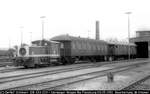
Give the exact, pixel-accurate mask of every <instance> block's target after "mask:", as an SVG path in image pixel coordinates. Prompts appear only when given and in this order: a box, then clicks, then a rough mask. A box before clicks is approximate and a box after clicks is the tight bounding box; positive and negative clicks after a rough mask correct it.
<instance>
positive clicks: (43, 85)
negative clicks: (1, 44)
mask: <svg viewBox="0 0 150 94" xmlns="http://www.w3.org/2000/svg"><path fill="white" fill-rule="evenodd" d="M137 65H138V66H137ZM139 65H143V64H136V65H126V66H121V67H120V66H119V67H114V68H111V69H106V70H101V71H94V72H89V73H84V74H79V75H74V76H70V77H62V78H60V79H54V80H51V81H46V82H45V81H44V82H40V83H33V84H30V85H23V86H16V87H13V88H8V89H13V90H14V89H15V90H16V89H19V90H20V89H23V90H24V89H25V90H26V89H55V88H57V87H60V86H63V85H66V84H72V83H75V82H79V81H83V80H89V79H93V78H96V77H102V76H105V75H106V73H108V72H113V73H116V72H121V71H125V70H129V69H132V68H134V67H139ZM116 69H117V70H116ZM46 75H53V73H52V74H46ZM88 75H90V76H89V77H88ZM43 76H44V75H43ZM84 76H85V77H84ZM31 78H33V77H31ZM0 81H1V80H0ZM66 82H67V83H66ZM35 87H36V88H35Z"/></svg>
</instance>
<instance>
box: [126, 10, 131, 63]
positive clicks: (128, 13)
mask: <svg viewBox="0 0 150 94" xmlns="http://www.w3.org/2000/svg"><path fill="white" fill-rule="evenodd" d="M131 13H132V12H126V13H125V14H127V15H128V42H129V47H128V59H129V60H130V14H131Z"/></svg>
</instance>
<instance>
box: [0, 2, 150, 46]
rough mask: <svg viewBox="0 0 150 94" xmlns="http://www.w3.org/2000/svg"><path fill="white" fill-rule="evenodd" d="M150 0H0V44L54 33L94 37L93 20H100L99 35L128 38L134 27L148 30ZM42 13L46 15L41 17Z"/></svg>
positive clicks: (149, 27)
mask: <svg viewBox="0 0 150 94" xmlns="http://www.w3.org/2000/svg"><path fill="white" fill-rule="evenodd" d="M149 4H150V0H0V48H9V47H13V46H14V45H20V44H21V32H22V35H23V37H22V39H23V40H22V41H23V43H27V44H30V41H31V40H32V41H33V40H38V39H42V20H43V21H44V38H45V39H50V38H52V37H54V36H56V35H61V34H69V35H72V36H80V37H84V38H87V37H90V38H91V39H94V38H95V22H96V21H97V20H98V21H99V22H100V39H102V40H106V39H109V38H117V39H118V40H127V38H128V15H127V14H125V13H126V12H129V11H130V12H132V14H131V15H130V37H135V35H136V34H135V31H137V30H150V11H149V10H150V6H149ZM41 16H45V18H43V19H42V18H40V17H41Z"/></svg>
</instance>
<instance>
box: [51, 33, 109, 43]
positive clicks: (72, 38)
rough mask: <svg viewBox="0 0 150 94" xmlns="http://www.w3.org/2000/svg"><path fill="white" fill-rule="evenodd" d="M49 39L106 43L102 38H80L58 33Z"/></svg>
mask: <svg viewBox="0 0 150 94" xmlns="http://www.w3.org/2000/svg"><path fill="white" fill-rule="evenodd" d="M51 40H54V41H76V40H77V41H90V42H101V43H106V42H105V41H103V40H95V39H89V38H81V37H74V36H70V35H59V36H55V37H53V38H51Z"/></svg>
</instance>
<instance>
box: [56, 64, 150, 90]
mask: <svg viewBox="0 0 150 94" xmlns="http://www.w3.org/2000/svg"><path fill="white" fill-rule="evenodd" d="M147 75H150V64H148V65H147V66H143V67H140V68H137V69H133V70H130V71H125V72H122V73H118V74H115V76H114V82H112V83H108V82H107V77H106V76H105V77H99V78H95V79H91V80H88V81H82V82H79V83H75V84H71V85H65V86H63V87H58V88H55V90H120V89H122V88H123V87H125V86H128V85H129V84H130V83H133V82H135V81H137V80H139V79H141V78H143V77H144V76H147ZM145 83H148V82H145ZM149 83H150V80H149ZM149 85H150V84H149ZM144 87H146V85H145V86H144ZM139 88H140V87H139ZM140 89H143V88H140Z"/></svg>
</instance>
